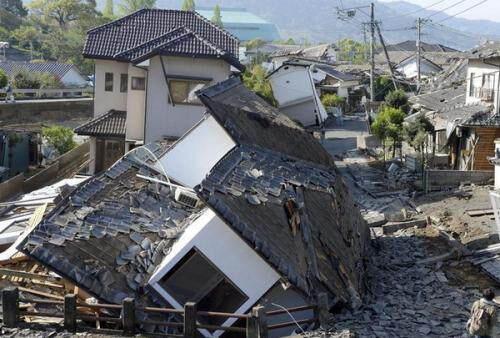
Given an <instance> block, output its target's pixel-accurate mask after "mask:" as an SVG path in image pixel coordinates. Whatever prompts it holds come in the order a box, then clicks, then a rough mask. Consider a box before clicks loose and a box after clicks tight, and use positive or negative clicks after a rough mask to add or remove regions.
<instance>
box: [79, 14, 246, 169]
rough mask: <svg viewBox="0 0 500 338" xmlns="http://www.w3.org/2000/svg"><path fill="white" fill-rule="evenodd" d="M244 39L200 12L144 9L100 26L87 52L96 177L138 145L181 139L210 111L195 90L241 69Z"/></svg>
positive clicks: (85, 131) (86, 129)
mask: <svg viewBox="0 0 500 338" xmlns="http://www.w3.org/2000/svg"><path fill="white" fill-rule="evenodd" d="M238 47H239V41H238V39H237V38H235V37H234V36H232V35H231V34H230V33H228V32H227V31H225V30H223V29H221V28H219V27H218V26H216V25H214V24H212V23H211V22H210V21H208V20H207V19H205V18H204V17H203V16H201V15H199V14H198V13H196V12H194V11H179V10H162V9H143V10H139V11H137V12H135V13H133V14H130V15H128V16H125V17H123V18H121V19H118V20H115V21H113V22H111V23H108V24H106V25H103V26H100V27H97V28H94V29H92V30H90V31H89V32H88V34H87V40H86V43H85V47H84V50H83V54H84V56H85V57H86V58H90V59H93V60H94V61H95V99H94V119H93V120H92V121H90V122H88V123H86V124H85V125H82V126H80V127H78V128H77V129H76V132H77V133H78V134H79V135H87V136H90V137H91V163H90V168H89V171H90V173H96V172H100V171H102V170H104V169H106V168H108V167H109V166H110V165H111V164H113V163H114V162H115V161H116V160H117V159H118V158H120V157H121V156H122V155H123V154H124V153H125V152H127V151H128V150H130V149H132V148H134V147H135V146H137V145H142V144H144V143H149V142H152V141H157V140H161V139H166V138H178V137H179V136H181V135H183V134H184V133H185V132H186V131H187V130H189V129H190V128H191V127H193V126H194V125H195V124H196V123H197V122H198V121H199V120H200V119H201V118H202V115H203V113H204V108H203V106H202V105H201V102H200V101H199V100H198V98H197V96H196V95H195V92H196V91H197V90H199V89H202V88H204V87H206V86H209V85H210V84H214V83H217V82H220V81H223V80H225V79H226V78H228V77H229V76H230V75H231V73H232V72H233V71H234V70H242V69H243V66H242V65H241V64H240V62H239V61H238V59H237V55H238Z"/></svg>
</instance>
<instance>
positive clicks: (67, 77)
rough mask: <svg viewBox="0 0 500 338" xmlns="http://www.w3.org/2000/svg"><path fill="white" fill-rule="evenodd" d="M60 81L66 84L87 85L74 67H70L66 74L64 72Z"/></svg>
mask: <svg viewBox="0 0 500 338" xmlns="http://www.w3.org/2000/svg"><path fill="white" fill-rule="evenodd" d="M61 82H62V83H63V84H64V85H66V86H78V87H85V86H87V80H86V79H85V78H84V77H83V76H82V75H81V74H80V73H78V72H77V71H76V70H75V69H74V68H71V69H70V70H68V72H67V73H66V74H64V76H63V77H62V78H61Z"/></svg>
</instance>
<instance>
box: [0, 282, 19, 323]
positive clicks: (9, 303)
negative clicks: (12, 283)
mask: <svg viewBox="0 0 500 338" xmlns="http://www.w3.org/2000/svg"><path fill="white" fill-rule="evenodd" d="M2 315H3V325H5V326H6V327H17V322H18V321H19V290H18V289H17V288H5V289H3V290H2Z"/></svg>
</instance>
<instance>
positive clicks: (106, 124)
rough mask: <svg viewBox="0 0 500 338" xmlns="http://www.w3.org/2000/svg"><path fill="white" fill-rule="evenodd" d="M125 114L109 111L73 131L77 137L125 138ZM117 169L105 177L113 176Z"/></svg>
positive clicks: (123, 112) (118, 111)
mask: <svg viewBox="0 0 500 338" xmlns="http://www.w3.org/2000/svg"><path fill="white" fill-rule="evenodd" d="M126 119H127V112H125V111H120V110H110V111H109V112H107V113H106V114H104V115H101V116H99V117H96V118H95V119H93V120H92V121H89V122H87V123H85V124H83V125H81V126H79V127H77V128H76V129H75V133H77V134H78V135H86V136H100V137H120V138H125V121H126ZM116 170H117V169H115V170H113V171H111V172H110V173H108V174H107V175H114V172H116Z"/></svg>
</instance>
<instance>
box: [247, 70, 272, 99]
mask: <svg viewBox="0 0 500 338" xmlns="http://www.w3.org/2000/svg"><path fill="white" fill-rule="evenodd" d="M243 83H244V84H245V86H246V87H247V88H248V89H250V90H252V91H254V92H256V93H257V94H258V95H260V96H261V97H263V98H264V99H266V100H267V101H268V102H269V103H270V104H272V105H274V106H276V100H275V98H274V95H273V90H272V87H271V84H270V83H269V81H268V80H267V79H266V71H265V69H264V68H263V67H262V66H261V65H255V66H253V67H252V68H251V69H250V70H249V69H248V68H247V70H246V71H245V73H244V74H243Z"/></svg>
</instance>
